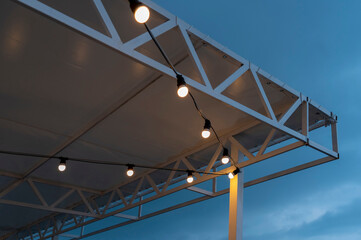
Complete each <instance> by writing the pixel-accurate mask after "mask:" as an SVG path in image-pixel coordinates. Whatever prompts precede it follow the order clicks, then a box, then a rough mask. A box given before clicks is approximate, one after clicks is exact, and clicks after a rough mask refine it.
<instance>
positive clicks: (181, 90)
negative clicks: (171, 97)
mask: <svg viewBox="0 0 361 240" xmlns="http://www.w3.org/2000/svg"><path fill="white" fill-rule="evenodd" d="M177 93H178V96H180V97H181V98H184V97H186V96H187V95H188V87H187V86H186V85H181V86H179V87H178V91H177Z"/></svg>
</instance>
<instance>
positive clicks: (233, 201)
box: [228, 145, 244, 240]
mask: <svg viewBox="0 0 361 240" xmlns="http://www.w3.org/2000/svg"><path fill="white" fill-rule="evenodd" d="M231 150H232V152H231V156H232V158H233V159H238V160H239V162H240V161H242V160H243V154H238V150H237V148H236V147H234V146H233V145H232V148H231ZM243 185H244V183H243V169H241V172H240V173H238V174H237V175H236V176H234V178H232V179H231V180H230V187H229V232H228V239H229V240H242V232H243Z"/></svg>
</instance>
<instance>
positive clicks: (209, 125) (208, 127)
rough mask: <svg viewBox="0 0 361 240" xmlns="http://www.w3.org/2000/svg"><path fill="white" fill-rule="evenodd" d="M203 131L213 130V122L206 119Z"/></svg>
mask: <svg viewBox="0 0 361 240" xmlns="http://www.w3.org/2000/svg"><path fill="white" fill-rule="evenodd" d="M203 129H208V130H210V129H211V121H209V120H208V119H205V120H204V127H203Z"/></svg>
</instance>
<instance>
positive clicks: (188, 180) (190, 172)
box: [187, 171, 194, 183]
mask: <svg viewBox="0 0 361 240" xmlns="http://www.w3.org/2000/svg"><path fill="white" fill-rule="evenodd" d="M193 180H194V178H193V175H192V171H188V177H187V182H188V183H192V182H193Z"/></svg>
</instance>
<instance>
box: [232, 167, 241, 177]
mask: <svg viewBox="0 0 361 240" xmlns="http://www.w3.org/2000/svg"><path fill="white" fill-rule="evenodd" d="M240 172H241V170H240V169H239V168H236V169H235V170H234V171H233V176H236V175H237V174H238V173H240Z"/></svg>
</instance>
